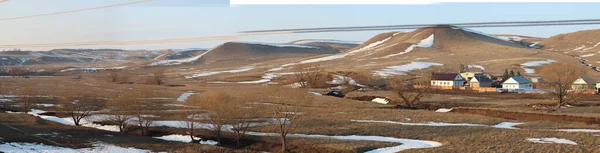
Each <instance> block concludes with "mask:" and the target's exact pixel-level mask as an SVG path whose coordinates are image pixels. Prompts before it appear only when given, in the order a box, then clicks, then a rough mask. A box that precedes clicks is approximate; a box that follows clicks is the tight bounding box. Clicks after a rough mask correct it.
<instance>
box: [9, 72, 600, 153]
mask: <svg viewBox="0 0 600 153" xmlns="http://www.w3.org/2000/svg"><path fill="white" fill-rule="evenodd" d="M72 78H73V76H56V77H44V78H35V77H34V78H2V79H0V81H1V83H2V90H1V92H2V94H3V95H15V94H17V90H16V89H17V87H20V88H24V87H27V88H34V89H36V91H38V92H40V93H43V94H40V95H57V94H60V93H61V92H69V91H76V90H85V91H93V92H94V93H96V94H97V95H98V97H104V98H107V99H109V100H110V99H112V98H113V97H114V96H115V95H118V94H119V93H120V92H122V91H126V90H132V89H135V90H138V89H140V88H150V89H151V90H152V91H154V92H155V93H156V94H155V95H154V98H153V99H152V100H151V104H152V106H155V107H152V111H149V112H148V114H146V115H153V116H157V117H156V118H155V120H156V121H163V120H164V121H173V120H185V119H186V116H187V114H186V113H187V112H189V111H191V110H196V111H201V112H205V113H208V112H211V110H206V109H205V108H202V107H198V106H195V105H194V104H192V103H191V102H190V101H189V100H190V99H189V98H188V99H187V100H188V101H186V102H178V101H177V99H178V97H179V96H180V95H181V94H182V93H185V92H194V93H196V94H194V95H192V97H193V96H198V97H203V93H206V92H210V91H217V90H218V91H226V93H227V94H228V95H231V96H233V97H236V98H237V99H238V100H235V101H234V102H235V103H230V105H231V106H230V107H235V109H238V110H241V109H247V110H251V111H254V112H256V113H255V115H256V116H255V117H256V119H259V120H264V121H268V119H269V118H272V117H273V110H274V109H275V108H278V107H286V108H290V109H289V110H293V111H294V113H295V114H296V115H297V116H298V118H296V119H295V120H294V121H293V122H294V125H295V128H293V130H292V131H291V133H297V134H307V135H328V136H350V135H360V136H383V137H394V138H406V139H414V140H429V141H435V142H439V143H441V144H442V146H439V147H434V148H426V149H409V150H405V151H406V152H597V151H598V150H600V148H599V147H600V139H599V138H598V133H583V132H559V131H556V130H557V129H597V128H598V124H587V123H582V122H567V121H547V120H528V119H523V120H521V119H511V118H502V117H491V116H484V115H476V114H464V113H456V112H448V113H439V112H434V111H431V110H411V109H396V108H394V105H383V104H378V103H374V102H370V101H358V100H353V99H349V98H336V97H330V96H316V95H312V94H310V93H308V91H307V90H302V91H303V92H306V96H307V97H309V98H310V99H311V100H310V101H304V102H301V103H289V102H275V101H259V100H260V98H259V99H256V98H247V97H246V95H255V97H260V96H257V95H263V96H266V95H272V94H274V93H276V92H277V91H274V90H272V88H274V87H271V86H268V87H260V86H256V85H229V84H224V85H220V86H216V85H206V86H200V85H191V86H181V87H168V86H157V85H144V84H116V83H110V82H108V81H107V80H106V79H105V77H103V76H102V75H98V74H94V73H90V74H84V79H81V80H73V79H72ZM273 86H275V85H273ZM275 89H277V88H275ZM290 90H296V89H290ZM298 90H300V89H298ZM311 90H312V91H318V92H325V91H324V90H321V89H311ZM362 95H371V96H379V97H388V98H390V99H393V100H398V97H397V95H395V93H393V92H390V91H379V90H375V91H367V92H361V91H356V92H351V93H349V94H348V95H347V96H348V97H353V96H354V97H356V96H362ZM590 96H595V95H590ZM587 99H588V101H584V102H583V103H582V105H581V106H574V107H572V108H563V109H559V110H558V111H547V110H535V109H533V108H532V107H531V106H533V105H537V104H552V103H553V100H551V99H549V98H548V97H543V96H539V95H528V94H498V93H489V94H473V93H454V92H439V93H435V94H431V95H429V96H427V97H425V98H424V99H423V103H424V104H432V105H433V104H435V105H436V106H438V107H441V108H450V107H454V108H478V109H493V110H503V111H510V112H533V113H539V114H565V115H572V116H588V117H598V110H600V107H598V105H597V104H598V103H597V102H596V98H594V97H589V98H587ZM201 101H202V100H201ZM43 103H44V104H56V103H57V102H55V101H46V102H43ZM2 104H3V106H8V105H10V104H12V103H11V102H8V103H2ZM35 108H36V109H41V110H45V111H48V112H60V111H61V110H60V109H59V108H58V107H56V106H51V107H42V106H36V107H35ZM95 113H97V114H102V113H108V112H105V111H102V110H98V111H97V112H95ZM58 116H59V117H66V116H64V115H61V113H58ZM0 117H1V119H0V121H1V122H2V124H3V126H2V127H0V128H2V130H1V131H2V132H3V133H2V136H1V137H2V141H6V142H39V143H44V144H49V145H53V144H52V142H47V141H46V140H43V139H40V138H37V137H35V134H39V133H52V132H56V133H61V134H60V136H48V137H45V136H42V137H43V138H45V139H49V140H51V141H54V142H57V143H60V144H61V145H64V146H66V147H72V148H78V147H85V146H86V145H89V144H88V143H90V142H93V141H102V142H105V143H110V144H115V145H118V146H124V147H135V148H140V149H148V150H152V151H167V152H197V151H207V152H256V151H258V152H260V151H269V152H277V151H279V147H280V144H279V141H278V139H277V137H273V136H255V135H251V136H248V137H247V138H246V139H245V140H244V141H243V142H245V143H247V144H246V145H244V146H243V147H242V148H241V149H234V148H235V146H234V145H233V140H232V134H231V133H227V132H226V133H225V134H224V137H225V140H224V142H225V143H224V144H223V147H215V146H208V145H201V144H191V143H183V142H168V141H162V140H158V139H153V138H150V137H146V136H138V135H139V133H138V132H139V131H137V130H136V127H130V128H131V131H129V132H127V133H114V132H107V131H101V130H97V129H93V128H85V127H73V126H68V125H62V124H58V123H54V122H51V121H47V120H43V119H40V118H37V117H33V116H29V115H26V114H9V113H0ZM357 120H363V121H390V122H358V121H357ZM198 122H201V123H210V122H209V121H208V120H198ZM502 122H519V123H523V124H520V125H516V126H515V127H516V128H519V129H502V128H494V127H493V126H494V125H497V124H499V123H502ZM435 123H449V124H475V125H476V126H447V125H446V126H433V125H432V124H435ZM413 124H417V125H413ZM419 124H420V125H419ZM5 125H8V126H5ZM9 126H10V127H15V128H17V129H19V130H21V132H15V131H12V132H11V130H14V129H12V128H9ZM276 127H277V125H276V124H266V125H263V126H257V127H253V128H251V130H250V131H254V132H263V133H276V132H277V130H276ZM151 131H153V135H154V136H161V135H168V134H186V132H185V130H182V129H177V128H169V127H153V128H152V129H151ZM197 134H198V135H197V136H200V137H202V138H205V139H215V135H214V133H212V132H211V131H209V130H206V129H198V132H197ZM107 135H111V136H107ZM67 137H68V138H67ZM527 138H562V139H568V140H571V141H574V142H576V143H577V145H569V144H543V143H533V142H529V141H527V140H526V139H527ZM288 144H289V146H290V147H288V148H289V149H290V150H289V151H291V152H364V151H369V150H373V149H377V148H385V147H392V146H397V145H400V144H398V143H392V142H378V141H365V140H359V141H356V140H336V139H327V138H300V137H290V140H289V142H288Z"/></svg>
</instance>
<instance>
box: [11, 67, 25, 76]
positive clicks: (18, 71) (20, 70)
mask: <svg viewBox="0 0 600 153" xmlns="http://www.w3.org/2000/svg"><path fill="white" fill-rule="evenodd" d="M8 73H9V75H10V76H12V77H13V78H14V77H25V76H26V75H27V69H25V67H17V66H13V67H11V68H10V71H9V72H8Z"/></svg>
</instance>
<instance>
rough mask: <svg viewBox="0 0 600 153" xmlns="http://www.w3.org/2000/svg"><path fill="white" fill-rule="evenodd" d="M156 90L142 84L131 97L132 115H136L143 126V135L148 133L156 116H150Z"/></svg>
mask: <svg viewBox="0 0 600 153" xmlns="http://www.w3.org/2000/svg"><path fill="white" fill-rule="evenodd" d="M153 97H154V91H153V90H152V88H151V87H148V86H142V87H139V88H137V91H136V92H135V93H134V95H132V97H130V99H132V108H131V111H132V115H133V116H134V117H135V121H136V122H137V125H138V126H139V127H140V128H141V135H147V134H148V132H149V130H150V126H151V125H152V122H154V118H153V117H152V116H148V114H150V112H151V107H152V102H151V101H150V100H151V99H152V98H153Z"/></svg>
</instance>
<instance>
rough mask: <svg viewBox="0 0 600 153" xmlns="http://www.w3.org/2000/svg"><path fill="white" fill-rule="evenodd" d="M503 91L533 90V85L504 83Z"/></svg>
mask: <svg viewBox="0 0 600 153" xmlns="http://www.w3.org/2000/svg"><path fill="white" fill-rule="evenodd" d="M502 88H503V89H533V85H532V84H516V83H504V84H502Z"/></svg>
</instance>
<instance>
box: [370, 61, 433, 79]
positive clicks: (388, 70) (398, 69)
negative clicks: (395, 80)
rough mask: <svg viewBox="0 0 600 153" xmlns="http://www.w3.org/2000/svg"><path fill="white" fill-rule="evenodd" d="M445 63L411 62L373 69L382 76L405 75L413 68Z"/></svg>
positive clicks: (417, 68) (418, 68)
mask: <svg viewBox="0 0 600 153" xmlns="http://www.w3.org/2000/svg"><path fill="white" fill-rule="evenodd" d="M443 65H444V64H440V63H432V62H410V63H408V64H405V65H397V66H389V67H385V68H384V69H381V70H376V71H373V73H375V74H377V75H380V76H384V77H385V76H390V75H405V74H406V72H409V71H412V70H420V69H426V68H429V67H431V66H443Z"/></svg>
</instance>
